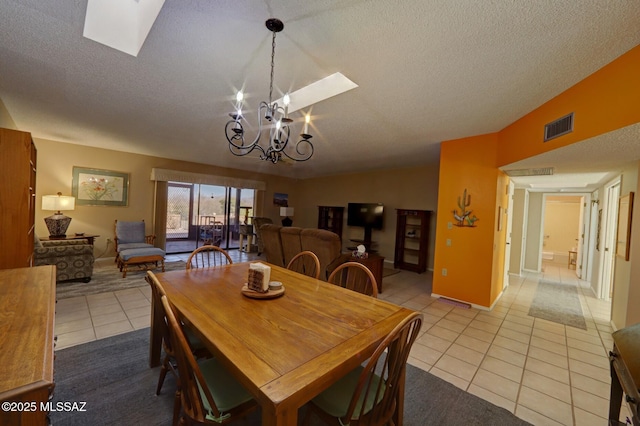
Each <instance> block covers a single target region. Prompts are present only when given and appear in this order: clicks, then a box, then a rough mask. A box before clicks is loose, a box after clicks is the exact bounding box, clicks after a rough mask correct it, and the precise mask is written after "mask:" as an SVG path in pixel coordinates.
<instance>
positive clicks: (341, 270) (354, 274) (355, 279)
mask: <svg viewBox="0 0 640 426" xmlns="http://www.w3.org/2000/svg"><path fill="white" fill-rule="evenodd" d="M327 282H330V283H331V284H336V285H339V286H340V287H344V288H348V289H349V290H354V291H357V292H358V293H363V294H366V295H368V296H373V297H376V298H377V297H378V283H377V282H376V277H375V276H374V275H373V272H371V270H370V269H369V268H367V267H366V266H364V265H363V264H362V263H358V262H345V263H343V264H341V265H339V266H338V267H337V268H336V269H334V270H333V272H331V275H329V279H328V280H327Z"/></svg>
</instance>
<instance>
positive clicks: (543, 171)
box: [504, 167, 553, 177]
mask: <svg viewBox="0 0 640 426" xmlns="http://www.w3.org/2000/svg"><path fill="white" fill-rule="evenodd" d="M504 172H505V173H506V174H507V176H511V177H517V176H550V175H552V174H553V167H539V168H536V169H514V170H504Z"/></svg>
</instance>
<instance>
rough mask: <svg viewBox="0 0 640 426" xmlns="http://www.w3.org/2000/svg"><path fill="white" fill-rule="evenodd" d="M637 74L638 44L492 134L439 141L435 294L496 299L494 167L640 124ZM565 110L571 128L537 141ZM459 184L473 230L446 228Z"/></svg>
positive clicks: (498, 202)
mask: <svg viewBox="0 0 640 426" xmlns="http://www.w3.org/2000/svg"><path fill="white" fill-rule="evenodd" d="M639 76H640V45H639V46H636V47H634V48H633V49H631V50H630V51H629V52H627V53H625V54H624V55H622V56H620V57H619V58H618V59H616V60H615V61H613V62H612V63H610V64H608V65H607V66H605V67H603V68H602V69H600V70H598V71H596V72H595V73H593V74H592V75H590V76H589V77H587V78H585V79H584V80H583V81H581V82H579V83H577V84H576V85H575V86H573V87H571V88H569V89H567V90H566V91H565V92H563V93H561V94H560V95H558V96H557V97H555V98H554V99H551V100H550V101H549V102H547V103H545V104H543V105H542V106H540V107H539V108H537V109H536V110H534V111H532V112H531V113H529V114H527V115H526V116H524V117H522V118H521V119H519V120H517V121H516V122H514V123H513V124H511V125H509V126H508V127H506V128H505V129H503V130H502V131H500V132H498V133H492V134H487V135H480V136H473V137H469V138H463V139H457V140H451V141H444V142H442V144H441V147H440V182H439V187H438V214H437V223H436V242H435V256H434V274H433V293H434V294H438V295H441V296H445V297H449V298H453V299H456V300H461V301H465V302H468V303H473V304H476V305H480V306H485V307H490V306H491V304H492V303H493V302H495V300H496V299H497V297H498V296H499V295H500V291H501V288H502V282H503V276H502V270H501V264H502V265H503V262H504V247H503V245H504V244H503V242H504V238H505V235H506V234H505V233H504V232H502V233H501V232H496V223H497V220H496V219H497V215H498V213H497V212H498V210H499V208H498V207H499V206H502V207H506V196H503V195H502V191H503V188H504V185H505V183H506V182H508V178H506V177H505V176H504V175H503V174H502V172H500V170H498V167H501V166H504V165H507V164H510V163H512V162H515V161H519V160H522V159H525V158H528V157H531V156H534V155H537V154H540V153H543V152H547V151H551V150H553V149H556V148H560V147H563V146H567V145H570V144H573V143H576V142H580V141H583V140H586V139H589V138H592V137H594V136H598V135H600V134H603V133H607V132H609V131H613V130H616V129H619V128H622V127H626V126H629V125H632V124H635V123H638V122H640V84H639V83H638V82H639V81H640V80H639V79H640V77H639ZM570 112H574V113H575V116H574V131H573V133H571V134H568V135H565V136H562V137H560V138H557V139H554V140H552V141H549V142H546V143H543V142H542V139H543V136H544V125H545V124H547V123H549V122H551V121H553V120H555V119H557V118H560V117H562V116H564V115H566V114H568V113H570ZM465 188H466V189H467V192H468V193H470V194H471V195H472V202H471V208H472V209H473V210H474V214H476V215H477V216H478V217H479V218H480V220H479V221H478V222H477V227H475V228H458V227H455V226H453V227H452V229H449V228H448V226H447V225H448V223H449V222H452V223H453V222H454V219H453V215H452V211H453V209H454V208H455V207H456V205H457V204H456V202H457V197H459V196H462V193H463V192H464V189H465ZM447 239H451V242H452V245H451V247H448V246H447V245H446V240H447ZM443 268H446V269H447V276H446V277H445V276H442V269H443Z"/></svg>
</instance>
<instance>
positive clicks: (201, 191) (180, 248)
mask: <svg viewBox="0 0 640 426" xmlns="http://www.w3.org/2000/svg"><path fill="white" fill-rule="evenodd" d="M167 196H168V201H167V230H166V231H167V245H166V248H167V250H166V251H167V253H186V252H190V251H193V250H194V249H195V248H197V247H200V246H202V245H204V244H214V245H217V246H220V247H221V248H223V249H226V250H229V249H238V248H239V237H240V225H241V224H244V223H246V222H247V220H250V219H249V218H250V217H251V216H253V209H254V203H255V191H254V190H253V189H243V188H232V187H224V186H217V185H205V184H185V183H177V182H169V184H168V193H167Z"/></svg>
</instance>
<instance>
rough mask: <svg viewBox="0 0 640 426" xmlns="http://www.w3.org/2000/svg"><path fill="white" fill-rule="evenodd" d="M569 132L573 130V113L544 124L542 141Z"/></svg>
mask: <svg viewBox="0 0 640 426" xmlns="http://www.w3.org/2000/svg"><path fill="white" fill-rule="evenodd" d="M571 132H573V113H571V114H567V115H565V116H564V117H562V118H559V119H557V120H555V121H552V122H551V123H549V124H545V126H544V141H545V142H547V141H550V140H551V139H555V138H557V137H560V136H562V135H566V134H567V133H571Z"/></svg>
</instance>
